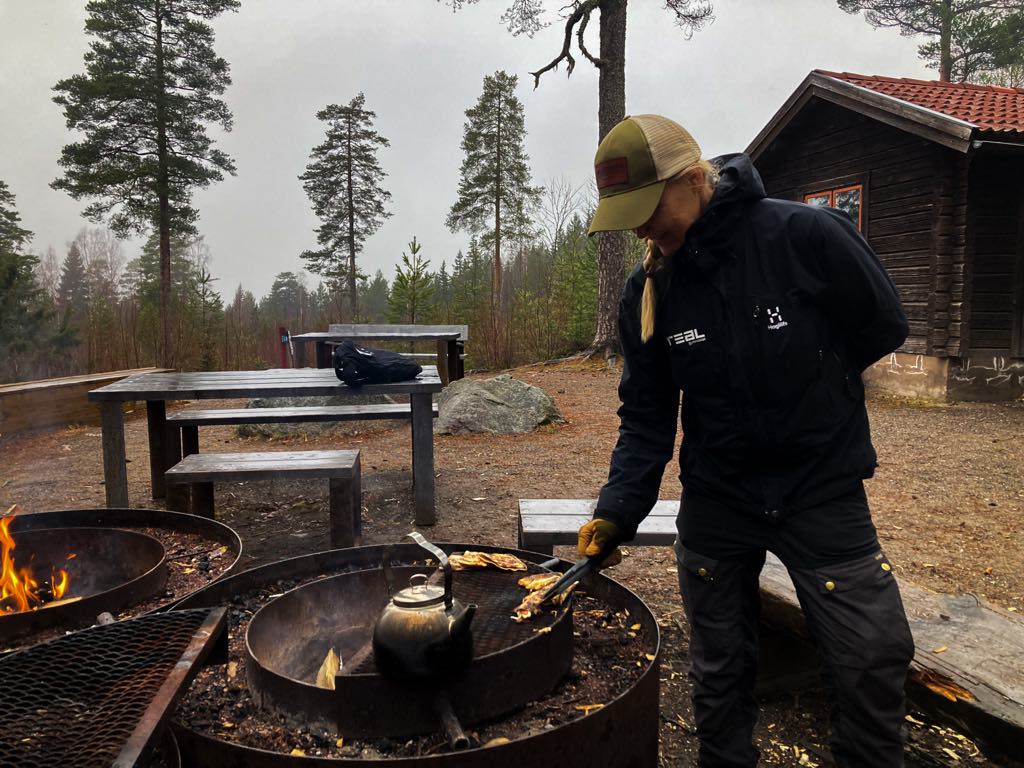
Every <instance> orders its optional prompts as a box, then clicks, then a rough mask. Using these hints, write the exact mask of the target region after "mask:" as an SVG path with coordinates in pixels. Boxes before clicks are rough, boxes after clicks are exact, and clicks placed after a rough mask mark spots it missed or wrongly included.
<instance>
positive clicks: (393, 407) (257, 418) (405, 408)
mask: <svg viewBox="0 0 1024 768" xmlns="http://www.w3.org/2000/svg"><path fill="white" fill-rule="evenodd" d="M433 416H434V418H437V404H436V403H435V404H434V407H433ZM374 419H404V420H406V421H410V420H411V419H412V406H411V405H409V404H408V403H393V404H392V403H382V404H370V405H324V406H312V405H303V406H298V407H293V408H208V409H196V410H185V411H175V412H173V413H169V414H167V423H168V425H170V427H171V428H172V429H173V428H175V427H178V428H180V429H181V453H182V455H183V456H190V455H192V454H194V453H199V427H209V426H214V425H218V424H220V425H223V424H298V423H303V422H329V421H368V420H374Z"/></svg>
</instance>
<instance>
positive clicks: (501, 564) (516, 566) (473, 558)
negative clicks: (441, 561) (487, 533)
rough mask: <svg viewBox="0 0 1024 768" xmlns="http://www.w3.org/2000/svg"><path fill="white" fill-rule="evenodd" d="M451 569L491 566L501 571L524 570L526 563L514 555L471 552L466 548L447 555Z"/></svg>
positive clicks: (462, 569) (461, 569)
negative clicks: (458, 552) (460, 551)
mask: <svg viewBox="0 0 1024 768" xmlns="http://www.w3.org/2000/svg"><path fill="white" fill-rule="evenodd" d="M448 562H449V563H451V564H452V570H453V571H465V570H468V569H470V568H487V567H488V566H493V567H495V568H499V569H500V570H502V571H525V570H526V563H524V562H523V561H522V560H520V559H519V558H518V557H516V556H515V555H507V554H502V553H500V552H494V553H492V552H472V551H470V550H466V551H465V552H463V553H462V554H454V555H449V556H448Z"/></svg>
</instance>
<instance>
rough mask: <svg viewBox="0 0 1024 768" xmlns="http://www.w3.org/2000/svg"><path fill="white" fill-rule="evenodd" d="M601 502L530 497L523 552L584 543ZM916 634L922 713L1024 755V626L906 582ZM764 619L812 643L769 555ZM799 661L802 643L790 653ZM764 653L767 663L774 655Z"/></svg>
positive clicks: (662, 507)
mask: <svg viewBox="0 0 1024 768" xmlns="http://www.w3.org/2000/svg"><path fill="white" fill-rule="evenodd" d="M596 506H597V501H596V500H594V501H590V500H586V499H520V500H519V547H520V548H521V549H527V550H532V551H534V552H542V553H545V554H551V553H552V547H554V546H555V545H575V544H576V533H577V531H578V529H579V527H580V526H581V525H583V524H584V523H585V522H587V520H589V519H591V517H592V516H593V513H594V509H595V508H596ZM678 510H679V502H677V501H659V502H657V504H655V506H654V509H653V510H652V511H651V514H650V515H648V516H647V518H645V519H644V521H643V522H642V523H641V524H640V528H639V530H638V532H637V536H636V538H635V539H634V540H633V541H632V542H630V546H637V545H638V546H643V545H655V546H659V545H660V546H671V545H672V544H673V542H674V541H675V537H676V525H675V519H676V513H677V512H678ZM900 593H901V595H902V597H903V603H904V606H905V607H906V611H907V618H908V620H909V622H910V628H911V631H912V632H913V635H914V644H915V653H914V662H913V664H912V666H911V671H910V676H909V678H908V680H907V693H908V695H909V696H910V698H911V699H912V700H913V702H914V704H915V705H916V706H917V707H919V708H920V709H921V710H922V711H925V712H927V713H929V714H930V715H932V716H934V717H937V718H939V719H941V720H944V721H946V722H951V723H953V724H954V725H955V726H957V727H959V728H966V729H967V730H968V731H969V734H970V736H971V737H972V738H973V739H974V740H975V741H978V742H980V743H981V744H983V745H984V746H985V748H986V749H987V750H989V751H991V752H992V753H993V755H995V756H1002V755H1014V754H1019V750H1020V745H1021V744H1024V660H1022V659H1024V657H1022V655H1021V649H1024V621H1022V620H1021V619H1020V618H1019V617H1016V616H1014V615H1013V614H1011V613H1009V612H1007V611H1004V610H1002V609H1000V608H998V607H994V606H991V605H988V604H987V603H985V602H984V601H983V600H981V599H979V598H977V597H975V596H974V595H946V594H940V593H938V592H932V591H931V590H928V589H923V588H921V587H917V586H915V585H914V584H912V583H910V582H908V581H907V580H906V579H901V580H900ZM761 598H762V611H763V617H764V619H765V620H766V621H767V622H768V624H769V625H771V627H772V628H773V629H774V630H776V631H782V632H786V633H788V634H789V635H791V636H795V637H796V638H799V639H800V640H802V641H806V640H807V639H808V638H807V631H806V628H805V626H804V619H803V613H802V611H801V609H800V604H799V602H798V600H797V596H796V590H795V588H794V587H793V582H792V580H791V579H790V578H789V573H788V572H787V571H786V568H785V566H784V565H783V564H782V563H781V562H780V561H779V560H778V558H776V557H775V556H774V555H773V554H771V553H768V557H767V560H766V562H765V566H764V569H763V570H762V571H761ZM788 650H789V652H788V656H789V658H790V663H792V662H794V661H798V660H797V659H794V658H793V656H794V654H793V646H792V641H791V642H790V643H789V646H788ZM763 651H764V648H762V656H764V653H763Z"/></svg>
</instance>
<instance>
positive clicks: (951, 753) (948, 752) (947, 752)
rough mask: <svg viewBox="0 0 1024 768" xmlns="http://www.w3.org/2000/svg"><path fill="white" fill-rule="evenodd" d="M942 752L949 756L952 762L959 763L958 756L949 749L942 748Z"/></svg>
mask: <svg viewBox="0 0 1024 768" xmlns="http://www.w3.org/2000/svg"><path fill="white" fill-rule="evenodd" d="M942 751H943V752H945V753H946V754H947V755H949V756H950V757H951V758H953V759H954V760H956V761H957V762H960V755H958V754H957V753H956V752H954V751H953V750H952V749H950V748H949V747H943V748H942Z"/></svg>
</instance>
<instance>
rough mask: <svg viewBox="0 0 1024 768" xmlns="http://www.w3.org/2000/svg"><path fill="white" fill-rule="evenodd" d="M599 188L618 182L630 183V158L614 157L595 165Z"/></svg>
mask: <svg viewBox="0 0 1024 768" xmlns="http://www.w3.org/2000/svg"><path fill="white" fill-rule="evenodd" d="M594 175H595V176H596V177H597V188H598V189H604V188H605V187H612V186H615V185H616V184H628V183H629V158H626V157H614V158H612V159H611V160H605V161H604V162H603V163H599V164H597V165H595V166H594Z"/></svg>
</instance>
